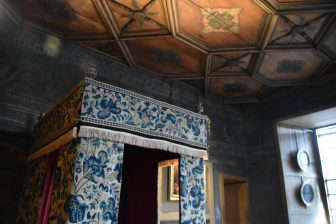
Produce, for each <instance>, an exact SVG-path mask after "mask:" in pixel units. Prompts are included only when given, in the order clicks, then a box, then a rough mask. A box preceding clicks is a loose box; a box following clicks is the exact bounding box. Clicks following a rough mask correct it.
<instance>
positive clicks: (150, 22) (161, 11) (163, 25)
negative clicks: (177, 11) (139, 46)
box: [109, 0, 170, 37]
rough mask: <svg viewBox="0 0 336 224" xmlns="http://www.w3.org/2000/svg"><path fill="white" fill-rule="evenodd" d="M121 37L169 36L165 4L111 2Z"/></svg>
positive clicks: (135, 0) (147, 0)
mask: <svg viewBox="0 0 336 224" xmlns="http://www.w3.org/2000/svg"><path fill="white" fill-rule="evenodd" d="M109 6H110V8H111V12H112V14H113V17H114V19H115V21H116V23H117V24H118V33H119V35H120V37H128V36H132V37H136V36H137V37H142V36H146V35H151V34H153V33H155V34H156V35H158V34H169V33H170V31H169V29H168V27H169V26H168V22H167V20H166V14H165V12H166V10H167V9H166V7H165V2H164V1H160V0H133V1H126V0H119V1H112V0H109Z"/></svg>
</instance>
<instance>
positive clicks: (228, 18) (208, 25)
mask: <svg viewBox="0 0 336 224" xmlns="http://www.w3.org/2000/svg"><path fill="white" fill-rule="evenodd" d="M201 11H202V15H203V26H204V27H203V32H204V33H210V32H233V33H239V14H240V11H241V8H231V9H225V8H202V9H201Z"/></svg>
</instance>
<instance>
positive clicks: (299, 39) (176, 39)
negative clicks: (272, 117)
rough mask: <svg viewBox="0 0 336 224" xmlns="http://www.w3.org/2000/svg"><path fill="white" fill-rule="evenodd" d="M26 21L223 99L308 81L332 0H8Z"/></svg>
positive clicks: (324, 46) (321, 64) (319, 61)
mask: <svg viewBox="0 0 336 224" xmlns="http://www.w3.org/2000/svg"><path fill="white" fill-rule="evenodd" d="M14 5H15V7H16V8H17V9H18V11H20V13H22V15H23V16H24V18H25V19H26V20H29V21H31V22H33V23H35V24H38V25H39V26H43V27H45V28H47V29H52V30H54V31H57V32H58V33H60V35H61V37H62V38H64V40H65V41H71V42H75V43H78V44H80V45H83V46H86V47H89V48H92V49H94V50H97V51H99V52H102V53H104V54H106V55H109V56H111V57H115V58H118V59H119V60H120V61H122V62H124V63H127V64H129V65H130V66H139V67H142V68H145V69H148V70H151V71H154V72H156V73H158V75H161V76H162V78H163V79H166V80H181V81H183V82H186V83H188V84H190V85H192V86H195V87H197V88H201V89H202V90H203V91H204V93H205V94H206V93H212V94H215V95H217V96H220V97H222V98H224V100H226V101H227V102H250V101H251V100H252V101H254V100H257V99H258V98H260V97H262V96H263V94H264V93H265V92H266V90H268V89H269V88H272V87H275V86H296V85H309V84H312V83H314V82H315V81H316V80H318V79H319V78H320V77H322V76H323V75H324V73H325V71H326V70H327V69H328V67H329V66H331V65H332V64H333V63H335V61H336V29H335V28H336V19H335V18H336V17H335V15H336V14H335V12H336V2H335V1H333V0H239V1H237V0H92V1H89V0H14Z"/></svg>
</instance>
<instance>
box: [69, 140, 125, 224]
mask: <svg viewBox="0 0 336 224" xmlns="http://www.w3.org/2000/svg"><path fill="white" fill-rule="evenodd" d="M123 154H124V145H123V144H117V143H113V142H111V141H107V140H101V139H97V138H81V139H80V144H79V145H78V148H77V153H76V160H75V167H74V169H75V170H74V176H73V178H74V179H73V187H72V193H71V195H70V196H68V198H67V200H66V202H65V209H66V211H67V213H68V223H113V224H117V223H118V209H119V201H120V191H121V180H122V162H123Z"/></svg>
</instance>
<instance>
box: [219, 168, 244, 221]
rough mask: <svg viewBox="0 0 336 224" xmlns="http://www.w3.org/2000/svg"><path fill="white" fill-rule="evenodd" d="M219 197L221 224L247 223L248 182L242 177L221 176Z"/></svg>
mask: <svg viewBox="0 0 336 224" xmlns="http://www.w3.org/2000/svg"><path fill="white" fill-rule="evenodd" d="M219 181H220V195H221V208H222V223H223V224H248V223H249V200H248V198H249V195H248V182H247V179H246V178H244V177H237V176H231V175H225V174H221V175H220V178H219Z"/></svg>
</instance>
